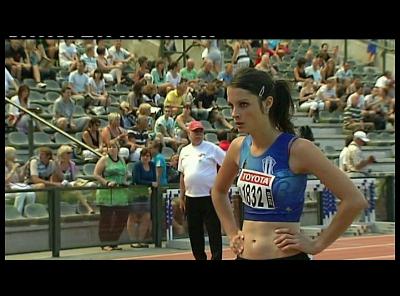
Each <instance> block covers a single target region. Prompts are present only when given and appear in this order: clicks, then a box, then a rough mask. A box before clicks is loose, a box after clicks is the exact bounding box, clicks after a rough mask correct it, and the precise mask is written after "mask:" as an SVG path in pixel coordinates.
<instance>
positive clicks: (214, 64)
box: [193, 39, 222, 78]
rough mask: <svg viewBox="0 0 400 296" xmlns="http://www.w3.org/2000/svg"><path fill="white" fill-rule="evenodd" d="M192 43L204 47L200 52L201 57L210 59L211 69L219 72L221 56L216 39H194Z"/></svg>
mask: <svg viewBox="0 0 400 296" xmlns="http://www.w3.org/2000/svg"><path fill="white" fill-rule="evenodd" d="M193 43H194V44H198V45H201V46H203V47H204V50H203V52H202V53H201V57H202V59H203V60H208V61H210V62H211V69H212V71H213V72H215V73H219V71H221V64H222V56H221V51H220V50H219V48H218V40H217V39H207V40H201V41H198V40H195V41H194V42H193ZM198 78H200V77H198Z"/></svg>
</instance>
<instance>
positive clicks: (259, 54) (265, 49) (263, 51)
mask: <svg viewBox="0 0 400 296" xmlns="http://www.w3.org/2000/svg"><path fill="white" fill-rule="evenodd" d="M265 54H266V55H267V56H268V57H271V56H273V55H274V56H278V55H277V53H276V52H275V51H274V50H272V49H271V48H269V44H268V40H263V42H262V47H260V48H258V49H257V51H256V56H257V58H256V60H255V62H254V65H255V66H257V65H258V64H259V63H260V62H261V59H262V56H263V55H265Z"/></svg>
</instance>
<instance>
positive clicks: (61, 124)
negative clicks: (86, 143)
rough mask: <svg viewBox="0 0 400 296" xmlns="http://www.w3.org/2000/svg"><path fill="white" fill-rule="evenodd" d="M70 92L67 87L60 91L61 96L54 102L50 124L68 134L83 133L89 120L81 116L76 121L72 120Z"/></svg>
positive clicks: (73, 108)
mask: <svg viewBox="0 0 400 296" xmlns="http://www.w3.org/2000/svg"><path fill="white" fill-rule="evenodd" d="M71 95H72V90H71V88H70V87H69V86H64V87H63V88H62V89H61V96H60V97H59V98H58V99H57V100H56V101H55V102H54V106H53V121H52V123H53V124H54V125H55V126H57V127H58V128H60V129H62V130H63V131H66V132H69V133H75V132H81V131H83V130H84V129H85V128H86V126H87V124H88V122H89V120H90V118H89V117H88V116H82V117H80V118H78V119H72V117H73V115H74V112H75V104H74V102H73V101H72V99H71Z"/></svg>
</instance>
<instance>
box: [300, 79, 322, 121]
mask: <svg viewBox="0 0 400 296" xmlns="http://www.w3.org/2000/svg"><path fill="white" fill-rule="evenodd" d="M324 107H325V104H324V102H323V101H322V100H318V99H317V94H316V91H315V88H314V85H313V80H312V79H311V78H307V79H306V80H305V81H304V84H303V87H302V88H301V91H300V96H299V110H300V111H306V112H308V116H309V117H313V118H315V120H317V119H318V112H319V110H324Z"/></svg>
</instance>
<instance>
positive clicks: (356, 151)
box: [345, 131, 376, 172]
mask: <svg viewBox="0 0 400 296" xmlns="http://www.w3.org/2000/svg"><path fill="white" fill-rule="evenodd" d="M369 141H370V139H369V138H368V137H367V135H366V134H365V132H363V131H357V132H355V133H354V135H353V141H352V142H351V143H350V144H349V146H348V152H347V156H346V160H345V162H346V172H361V171H362V170H363V169H364V168H365V167H366V166H368V165H369V164H372V163H374V162H375V161H376V160H375V157H374V156H373V155H370V156H368V157H367V158H366V159H364V157H363V155H362V146H364V145H366V144H367V142H369Z"/></svg>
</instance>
